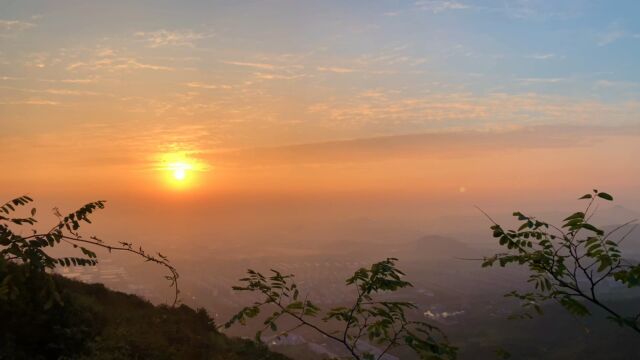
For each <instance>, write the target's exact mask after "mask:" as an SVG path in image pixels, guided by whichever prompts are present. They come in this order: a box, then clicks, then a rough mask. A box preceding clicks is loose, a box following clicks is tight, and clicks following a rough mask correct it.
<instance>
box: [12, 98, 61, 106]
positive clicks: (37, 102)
mask: <svg viewBox="0 0 640 360" xmlns="http://www.w3.org/2000/svg"><path fill="white" fill-rule="evenodd" d="M0 105H40V106H58V105H60V103H59V102H57V101H52V100H46V99H24V100H16V101H4V102H0Z"/></svg>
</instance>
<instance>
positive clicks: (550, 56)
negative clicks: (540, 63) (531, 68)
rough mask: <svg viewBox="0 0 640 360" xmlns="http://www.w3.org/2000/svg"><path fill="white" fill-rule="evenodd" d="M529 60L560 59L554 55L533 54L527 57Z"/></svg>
mask: <svg viewBox="0 0 640 360" xmlns="http://www.w3.org/2000/svg"><path fill="white" fill-rule="evenodd" d="M526 57H527V58H529V59H534V60H551V59H556V58H558V55H556V54H553V53H545V54H531V55H527V56H526Z"/></svg>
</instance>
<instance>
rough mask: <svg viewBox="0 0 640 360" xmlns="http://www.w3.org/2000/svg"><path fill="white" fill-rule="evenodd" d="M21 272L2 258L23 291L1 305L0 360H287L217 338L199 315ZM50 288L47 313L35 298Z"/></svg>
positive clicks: (6, 273) (1, 270)
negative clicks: (54, 296)
mask: <svg viewBox="0 0 640 360" xmlns="http://www.w3.org/2000/svg"><path fill="white" fill-rule="evenodd" d="M26 269H27V267H26V266H25V265H19V264H16V263H11V262H6V261H5V260H3V259H1V258H0V279H3V278H7V277H13V278H14V279H15V280H16V283H17V284H18V286H19V289H20V291H19V292H18V293H17V294H16V295H15V297H14V298H13V299H11V300H9V299H4V300H0V318H1V319H2V321H0V359H12V360H20V359H25V360H26V359H29V360H35V359H92V360H125V359H158V360H164V359H166V360H169V359H212V360H286V357H284V356H281V355H279V354H275V353H272V352H270V351H268V349H267V348H266V347H265V346H264V345H261V344H256V343H255V342H253V341H249V340H242V339H235V338H228V337H226V336H225V335H224V334H221V333H219V332H218V331H217V329H216V326H215V324H214V322H213V320H212V319H211V317H209V315H208V314H207V312H206V311H204V310H202V309H200V310H193V309H191V308H189V307H187V306H185V305H180V306H176V307H170V306H165V305H160V306H154V305H152V304H151V303H149V302H147V301H145V300H143V299H141V298H139V297H137V296H135V295H128V294H124V293H120V292H116V291H112V290H109V289H107V288H105V287H104V286H103V285H101V284H85V283H81V282H78V281H74V280H70V279H67V278H64V277H61V276H57V275H50V274H47V273H37V274H35V275H31V276H29V277H28V278H24V277H23V274H24V273H25V271H26ZM18 280H20V281H18ZM49 281H51V282H52V283H53V284H54V286H55V287H56V289H57V291H58V294H59V296H60V298H61V300H62V303H63V304H61V303H57V302H55V303H53V304H52V305H51V306H50V307H49V308H47V309H44V308H43V307H44V303H45V301H46V300H45V299H44V298H42V297H40V296H38V295H39V293H40V292H41V290H40V289H41V288H42V286H44V284H45V283H47V282H49Z"/></svg>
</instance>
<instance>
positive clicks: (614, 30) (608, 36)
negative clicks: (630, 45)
mask: <svg viewBox="0 0 640 360" xmlns="http://www.w3.org/2000/svg"><path fill="white" fill-rule="evenodd" d="M635 35H636V34H630V33H628V32H627V31H626V30H625V29H624V28H623V27H622V25H620V23H619V22H617V21H614V22H612V23H611V24H609V26H608V28H607V30H606V31H604V32H602V33H600V34H598V35H597V36H596V43H597V44H598V46H606V45H609V44H612V43H614V42H616V41H618V40H620V39H623V38H627V37H632V38H633V37H635Z"/></svg>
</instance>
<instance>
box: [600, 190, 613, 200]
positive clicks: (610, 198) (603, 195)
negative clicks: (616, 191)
mask: <svg viewBox="0 0 640 360" xmlns="http://www.w3.org/2000/svg"><path fill="white" fill-rule="evenodd" d="M598 197H600V198H602V199H605V200H609V201H613V196H611V195H609V194H607V193H604V192H601V193H598Z"/></svg>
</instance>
